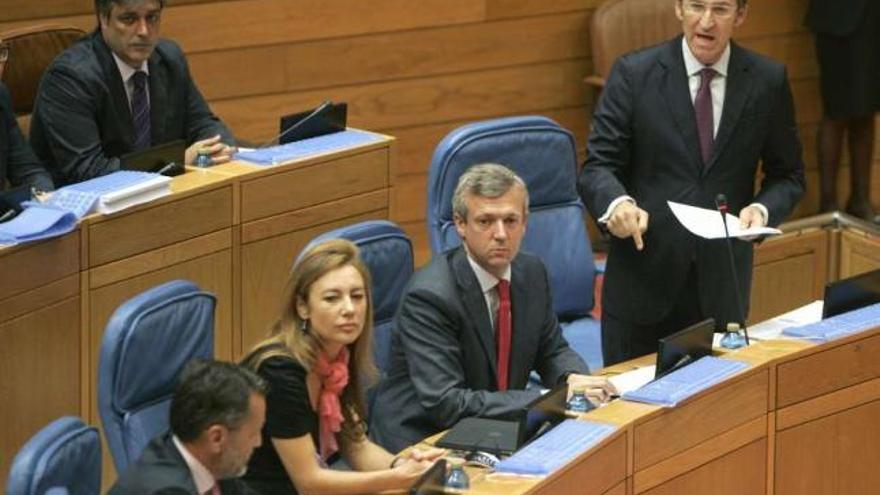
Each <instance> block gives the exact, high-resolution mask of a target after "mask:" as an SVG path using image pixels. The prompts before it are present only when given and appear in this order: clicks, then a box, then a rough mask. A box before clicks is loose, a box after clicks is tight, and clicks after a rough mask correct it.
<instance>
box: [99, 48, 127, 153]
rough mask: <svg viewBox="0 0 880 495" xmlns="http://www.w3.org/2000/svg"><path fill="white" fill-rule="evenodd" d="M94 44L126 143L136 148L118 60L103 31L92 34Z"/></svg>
mask: <svg viewBox="0 0 880 495" xmlns="http://www.w3.org/2000/svg"><path fill="white" fill-rule="evenodd" d="M92 43H94V44H95V45H96V46H97V49H96V50H95V53H96V54H97V55H98V57H99V58H100V61H101V66H102V67H103V68H104V73H105V75H106V76H107V77H106V81H107V88H108V89H109V90H110V99H111V100H112V104H113V108H116V109H118V112H119V117H120V121H121V122H119V124H120V125H121V126H122V129H121V130H122V134H123V136H124V137H125V143H126V145H127V147H128V148H133V147H134V122H133V121H132V116H131V105H129V103H128V94H127V93H126V92H125V85H124V84H123V82H122V75H121V74H120V73H119V67H117V66H116V59H115V58H113V53H112V52H111V51H110V47H109V46H107V44H106V43H104V38H102V37H101V31H100V30H97V31H95V32H94V33H93V34H92Z"/></svg>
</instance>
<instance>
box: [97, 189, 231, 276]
mask: <svg viewBox="0 0 880 495" xmlns="http://www.w3.org/2000/svg"><path fill="white" fill-rule="evenodd" d="M231 225H232V186H231V185H227V186H225V187H221V188H219V189H215V190H210V191H205V192H203V193H199V194H192V195H182V196H180V197H177V196H172V197H171V199H168V200H160V202H158V203H157V204H155V205H153V204H152V203H151V204H149V205H145V206H142V207H139V208H137V209H135V210H133V211H130V212H120V213H118V214H116V215H110V216H107V217H97V218H95V219H94V220H89V222H88V229H89V248H88V252H89V266H90V267H96V266H100V265H103V264H105V263H109V262H112V261H116V260H120V259H123V258H127V257H129V256H133V255H137V254H140V253H144V252H148V251H150V250H153V249H157V248H160V247H163V246H168V245H171V244H174V243H177V242H180V241H184V240H187V239H192V238H194V237H198V236H200V235H203V234H208V233H211V232H215V231H218V230H221V229H224V228H228V227H230V226H231Z"/></svg>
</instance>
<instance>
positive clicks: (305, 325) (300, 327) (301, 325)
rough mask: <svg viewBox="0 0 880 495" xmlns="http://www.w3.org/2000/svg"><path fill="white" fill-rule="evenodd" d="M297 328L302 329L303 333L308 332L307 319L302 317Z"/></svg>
mask: <svg viewBox="0 0 880 495" xmlns="http://www.w3.org/2000/svg"><path fill="white" fill-rule="evenodd" d="M299 329H300V330H302V331H303V333H309V319H308V318H303V321H302V323H301V324H300V326H299Z"/></svg>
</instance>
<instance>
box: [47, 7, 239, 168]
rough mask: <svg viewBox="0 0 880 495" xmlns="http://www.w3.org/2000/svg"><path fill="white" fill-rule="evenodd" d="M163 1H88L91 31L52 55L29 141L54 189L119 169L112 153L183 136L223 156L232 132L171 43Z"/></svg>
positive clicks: (191, 151)
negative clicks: (163, 27)
mask: <svg viewBox="0 0 880 495" xmlns="http://www.w3.org/2000/svg"><path fill="white" fill-rule="evenodd" d="M164 6H165V0H95V10H96V14H97V17H98V28H97V29H96V30H95V31H94V32H93V33H92V34H91V35H89V36H87V37H85V38H83V39H82V40H80V41H79V42H77V43H75V44H74V45H73V46H71V47H70V48H68V49H67V50H65V51H64V52H63V53H61V55H59V56H58V57H57V58H56V59H55V60H54V61H53V62H52V64H51V65H49V67H48V68H47V69H46V73H45V74H44V75H43V80H42V81H41V83H40V89H39V91H38V93H37V98H36V101H35V104H34V105H35V108H34V114H33V121H32V122H31V132H30V136H31V145H32V146H33V147H34V150H35V151H36V152H37V155H38V156H39V157H40V158H41V159H42V160H43V162H44V163H45V164H46V166H47V168H49V170H50V171H51V173H52V174H53V177H54V178H55V182H56V183H57V184H59V185H63V184H68V183H72V182H79V181H83V180H86V179H91V178H93V177H97V176H100V175H104V174H108V173H110V172H113V171H116V170H119V157H120V156H121V155H124V154H126V153H129V152H132V151H136V150H142V149H146V148H150V147H151V146H155V145H158V144H162V143H167V142H169V141H174V140H177V139H184V140H186V142H187V144H188V146H189V147H188V148H187V150H186V163H188V164H189V163H193V161H194V160H195V157H196V155H197V154H198V152H199V150H201V149H204V150H205V151H206V152H207V153H209V154H210V155H211V157H212V161H213V163H222V162H225V161H228V160H229V159H230V158H231V156H232V154H233V152H234V150H235V148H234V147H233V144H234V141H233V138H232V134H231V133H230V132H229V130H228V129H227V128H226V126H224V125H223V123H222V122H220V120H219V119H218V118H217V117H216V116H215V115H214V114H213V113H211V109H210V108H208V104H207V103H206V102H205V100H204V98H202V95H201V93H200V92H199V90H198V89H197V88H196V85H195V83H194V82H193V80H192V77H191V76H190V73H189V67H188V66H187V63H186V58H185V57H184V55H183V52H182V51H181V50H180V47H179V46H177V44H175V43H174V42H172V41H170V40H165V39H159V28H160V24H161V19H162V9H163V7H164Z"/></svg>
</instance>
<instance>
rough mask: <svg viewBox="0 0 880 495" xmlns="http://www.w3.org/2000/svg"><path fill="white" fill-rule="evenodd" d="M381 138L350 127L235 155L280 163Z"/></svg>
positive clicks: (238, 157) (244, 158)
mask: <svg viewBox="0 0 880 495" xmlns="http://www.w3.org/2000/svg"><path fill="white" fill-rule="evenodd" d="M380 139H381V137H380V136H378V135H376V134H373V133H371V132H364V131H358V130H355V129H348V130H346V131H340V132H334V133H332V134H325V135H323V136H318V137H313V138H309V139H303V140H301V141H293V142H291V143H287V144H281V145H278V146H270V147H268V148H260V149H255V150H248V151H242V152H239V153H236V155H235V157H236V158H237V159H239V160H244V161H247V162H251V163H254V164H256V165H278V164H281V163H286V162H290V161H293V160H298V159H301V158H308V157H310V156H315V155H320V154H322V153H330V152H332V151H339V150H344V149H347V148H352V147H354V146H360V145H362V144H368V143H372V142H375V141H379V140H380Z"/></svg>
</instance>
